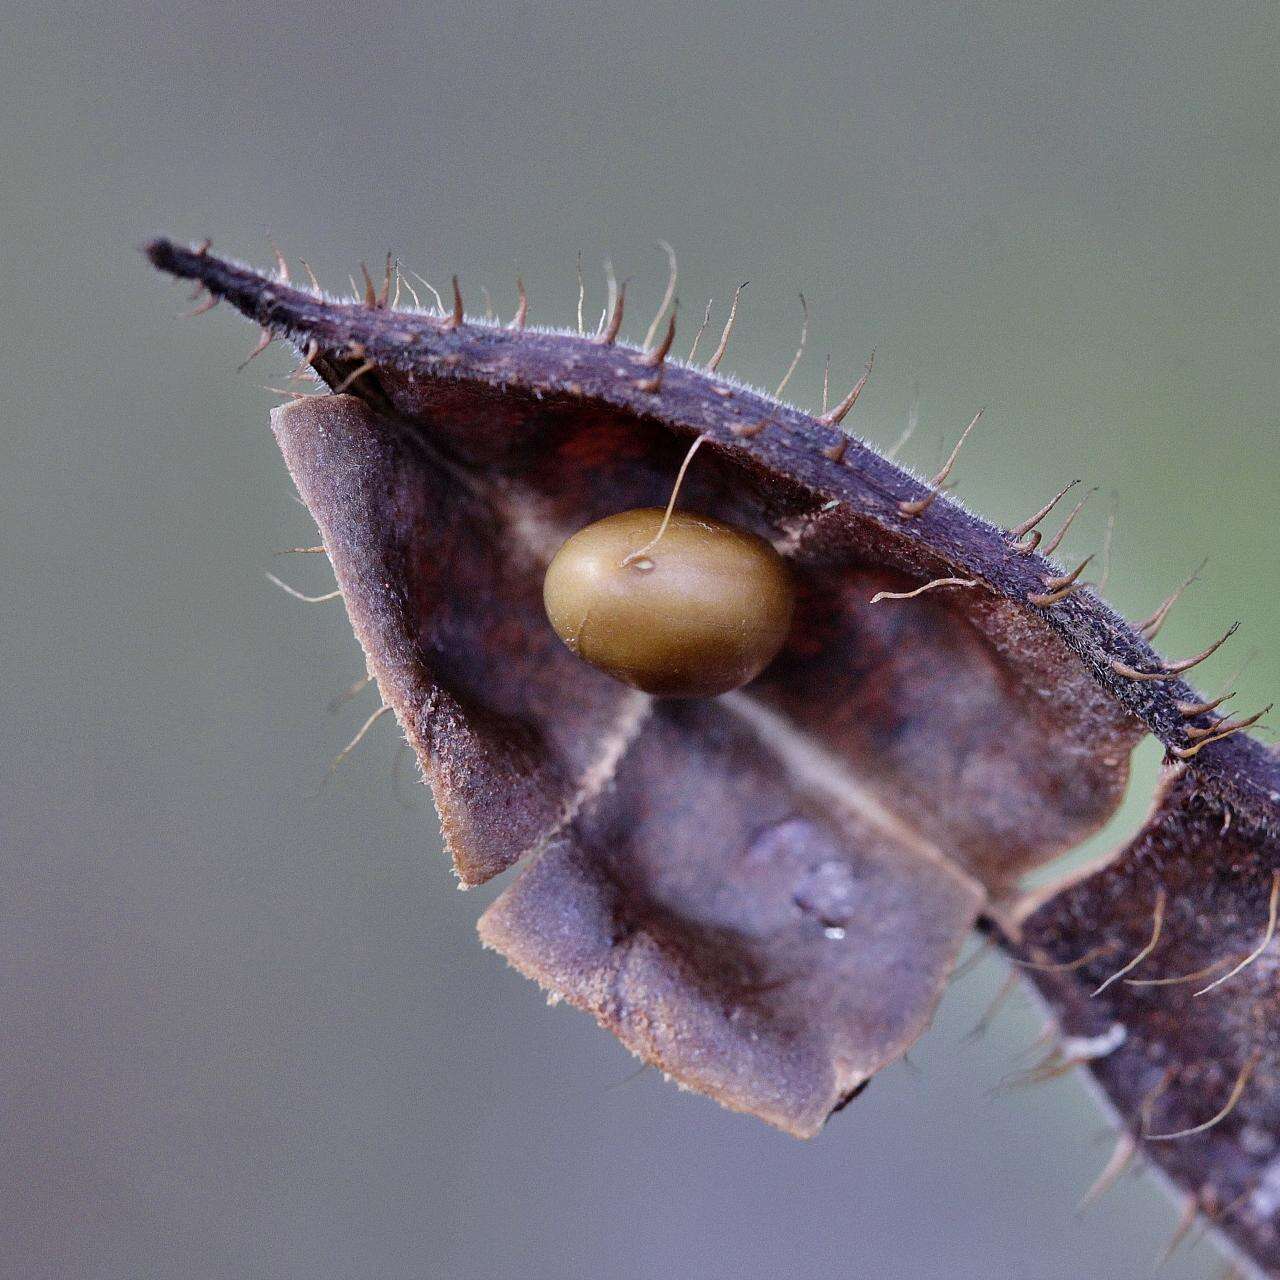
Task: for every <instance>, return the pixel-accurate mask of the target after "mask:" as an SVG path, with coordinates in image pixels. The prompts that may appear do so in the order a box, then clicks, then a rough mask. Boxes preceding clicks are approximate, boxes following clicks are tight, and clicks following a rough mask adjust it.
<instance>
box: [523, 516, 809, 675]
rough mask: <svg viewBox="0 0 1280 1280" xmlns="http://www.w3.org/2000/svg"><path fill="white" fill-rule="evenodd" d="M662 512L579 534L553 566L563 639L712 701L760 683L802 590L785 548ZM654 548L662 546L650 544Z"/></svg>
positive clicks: (554, 620) (601, 660)
mask: <svg viewBox="0 0 1280 1280" xmlns="http://www.w3.org/2000/svg"><path fill="white" fill-rule="evenodd" d="M664 514H665V513H664V512H663V511H662V510H660V509H659V508H656V507H650V508H644V509H641V510H638V511H622V512H619V513H618V514H617V515H613V516H606V517H605V518H604V519H603V520H597V521H596V522H595V523H594V524H589V525H588V526H587V527H586V528H585V529H581V530H579V531H578V532H577V533H575V534H574V535H573V537H572V538H570V539H569V541H568V542H566V543H565V544H564V546H563V547H561V548H560V550H559V551H558V552H557V553H556V557H555V559H554V560H552V562H551V564H550V566H549V567H548V569H547V576H546V581H545V584H544V587H543V598H544V601H545V603H546V607H547V617H548V618H550V620H551V625H552V626H553V627H555V629H556V634H557V635H558V636H559V637H560V639H561V640H563V641H564V642H565V644H566V645H568V646H569V649H570V651H571V652H573V653H576V654H577V655H578V657H580V658H582V659H583V660H584V661H586V662H589V663H591V665H592V666H594V667H599V668H600V670H601V671H606V672H608V673H609V675H611V676H613V677H614V678H615V679H617V680H621V681H622V682H623V683H624V684H629V685H632V686H633V687H634V688H637V689H640V690H642V691H643V692H645V693H652V694H656V695H658V696H659V697H668V698H711V697H715V696H716V695H717V694H720V693H727V692H729V690H731V689H737V688H739V687H740V686H742V685H744V684H746V683H747V681H749V680H754V679H755V677H756V676H758V675H759V674H760V672H761V671H763V670H764V668H765V667H766V666H768V664H769V663H770V662H771V661H772V660H773V658H774V657H775V655H776V654H777V652H778V650H779V649H781V648H782V642H783V641H784V640H785V639H786V637H787V628H788V627H789V625H790V623H791V610H792V603H793V597H794V592H793V590H792V586H791V579H790V575H789V574H788V572H787V567H786V565H785V564H783V562H782V559H781V557H780V556H779V555H778V553H777V552H776V551H775V550H774V549H773V548H772V547H771V546H770V545H769V544H768V543H767V542H766V541H765V540H764V539H763V538H759V537H757V536H756V535H755V534H753V533H749V532H747V531H746V530H745V529H735V528H734V527H733V526H732V525H729V524H725V523H724V522H723V521H720V520H713V519H711V518H710V517H709V516H697V515H691V514H689V513H688V512H675V513H673V514H672V516H671V518H670V520H669V521H668V523H667V525H666V528H665V529H663V530H662V536H661V537H660V538H658V537H657V536H656V535H657V534H658V532H659V530H660V529H661V528H662V524H663V520H664ZM650 544H652V545H650Z"/></svg>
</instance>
